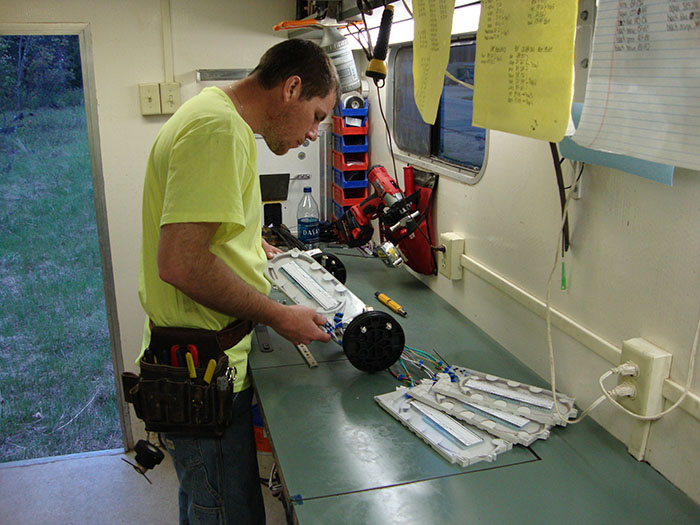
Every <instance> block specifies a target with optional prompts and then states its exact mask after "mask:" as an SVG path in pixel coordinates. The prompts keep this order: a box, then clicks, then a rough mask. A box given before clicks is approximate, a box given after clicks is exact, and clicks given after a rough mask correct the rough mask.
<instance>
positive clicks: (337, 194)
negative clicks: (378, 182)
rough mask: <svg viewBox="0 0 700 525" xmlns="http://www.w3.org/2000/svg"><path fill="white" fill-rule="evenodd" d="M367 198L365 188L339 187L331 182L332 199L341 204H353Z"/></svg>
mask: <svg viewBox="0 0 700 525" xmlns="http://www.w3.org/2000/svg"><path fill="white" fill-rule="evenodd" d="M366 198H367V188H366V187H365V188H339V187H338V186H336V185H335V184H333V200H334V201H335V202H337V203H338V204H340V205H341V206H354V205H355V204H360V203H361V202H362V201H363V200H365V199H366Z"/></svg>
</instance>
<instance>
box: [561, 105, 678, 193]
mask: <svg viewBox="0 0 700 525" xmlns="http://www.w3.org/2000/svg"><path fill="white" fill-rule="evenodd" d="M582 109H583V104H581V103H574V104H573V105H572V106H571V117H572V118H573V120H574V124H575V125H576V126H578V122H579V119H580V118H581V110H582ZM559 153H560V154H561V156H562V157H564V158H566V159H569V160H576V161H581V162H585V163H587V164H595V165H596V166H607V167H609V168H615V169H618V170H622V171H626V172H627V173H632V174H634V175H641V176H642V177H646V178H647V179H651V180H654V181H657V182H662V183H663V184H668V185H669V186H673V169H674V168H673V166H668V165H666V164H658V163H656V162H650V161H648V160H642V159H636V158H634V157H628V156H627V155H618V154H617V153H606V152H604V151H598V150H595V149H589V148H584V147H583V146H579V145H578V144H576V143H575V142H574V141H573V140H571V138H569V137H564V139H563V140H562V141H561V142H560V143H559Z"/></svg>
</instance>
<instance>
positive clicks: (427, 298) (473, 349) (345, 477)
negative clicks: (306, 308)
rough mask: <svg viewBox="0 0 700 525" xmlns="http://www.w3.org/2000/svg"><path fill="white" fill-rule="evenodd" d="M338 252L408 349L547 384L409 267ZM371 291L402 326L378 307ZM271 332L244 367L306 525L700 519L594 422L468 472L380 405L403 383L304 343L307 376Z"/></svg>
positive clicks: (327, 347)
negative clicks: (265, 348)
mask: <svg viewBox="0 0 700 525" xmlns="http://www.w3.org/2000/svg"><path fill="white" fill-rule="evenodd" d="M334 253H335V254H336V255H338V256H339V257H340V259H341V260H342V262H343V263H344V264H345V266H346V269H347V273H348V279H347V282H346V285H347V286H348V288H349V289H350V290H351V291H352V292H353V293H354V294H355V295H357V296H358V297H359V298H361V299H362V300H364V301H366V302H367V304H369V305H371V306H373V307H374V308H375V309H376V310H384V311H386V312H387V313H390V314H392V315H393V316H394V317H395V318H396V319H397V321H398V322H399V323H400V324H401V326H402V328H403V330H404V332H405V334H406V344H407V345H409V346H412V347H414V348H418V349H421V350H425V351H428V352H431V353H434V350H437V352H439V354H440V355H441V356H442V357H443V358H445V359H446V360H447V361H448V362H450V364H454V365H459V366H465V367H468V368H472V369H475V370H480V371H482V372H488V373H491V374H495V375H498V376H502V377H506V378H509V379H515V380H517V381H521V382H523V383H528V384H533V385H537V386H543V387H546V386H547V383H546V382H544V381H543V380H542V378H540V377H539V376H537V375H536V374H534V373H533V372H532V371H531V370H530V369H528V368H527V367H526V366H524V365H523V364H522V363H521V362H520V361H518V360H517V359H515V358H514V357H513V356H512V355H511V354H509V353H508V352H507V351H506V350H505V349H504V348H503V347H501V346H500V345H499V344H498V343H496V342H495V341H494V340H493V339H491V338H490V337H489V336H488V335H486V334H485V333H484V332H483V331H481V330H480V329H479V328H477V327H476V325H474V324H473V323H472V322H470V321H469V320H468V319H466V318H465V317H464V316H463V315H462V314H460V313H459V312H458V311H457V310H455V309H454V308H453V307H452V306H450V305H449V304H448V303H447V302H446V301H444V300H443V299H441V298H440V297H439V296H438V295H436V294H435V293H433V292H432V291H431V290H430V289H429V288H427V287H426V286H425V285H424V284H423V283H421V282H420V281H418V280H416V279H415V278H414V277H413V276H411V275H410V274H409V273H408V272H407V271H404V270H402V269H390V268H388V267H386V266H385V265H383V264H382V263H381V261H379V260H378V259H376V258H364V257H362V256H360V255H358V253H359V252H357V251H350V250H347V251H335V252H334ZM377 290H380V291H382V292H384V293H386V294H387V295H389V296H390V297H391V298H392V299H394V300H395V301H397V302H398V303H400V304H401V305H402V306H403V307H404V308H405V309H406V310H407V311H408V317H407V318H402V317H399V316H397V315H395V314H393V313H392V312H391V311H390V310H389V309H387V308H386V307H384V306H383V305H382V304H380V303H379V302H378V301H377V300H376V299H375V298H374V292H375V291H377ZM275 293H276V292H273V296H274V297H276V298H278V299H280V300H282V299H283V298H282V296H281V295H275ZM267 333H268V336H269V339H270V343H271V346H272V348H273V350H272V351H271V352H266V353H263V352H261V351H260V348H259V347H258V345H257V344H253V350H252V352H251V356H250V367H251V369H252V376H253V381H254V384H255V389H256V392H257V397H258V402H259V404H260V407H261V411H262V413H263V416H264V420H265V425H266V427H267V432H268V435H269V438H270V441H271V443H272V446H273V450H274V454H275V457H276V460H277V464H278V468H279V471H280V474H281V476H282V480H283V484H284V489H285V494H286V496H287V497H288V498H289V500H290V501H292V502H293V503H292V507H293V510H294V513H295V515H296V518H297V519H298V522H299V523H301V524H303V525H307V524H324V525H325V524H328V523H334V524H336V523H344V524H357V525H374V524H381V525H384V524H390V523H397V524H398V523H400V524H411V523H420V524H422V525H423V524H432V523H505V522H507V521H510V522H517V523H555V522H568V523H615V522H617V523H700V507H698V506H697V505H696V504H695V503H694V502H693V501H692V500H691V499H690V498H688V497H687V496H686V495H685V494H683V493H682V492H681V491H679V490H678V489H677V488H675V487H674V486H673V485H672V484H671V483H669V482H668V481H667V480H665V479H664V478H663V477H662V476H661V475H660V474H659V473H658V472H656V471H655V470H654V469H653V468H651V467H650V466H649V465H648V464H646V463H639V462H637V461H636V460H634V459H633V458H632V457H631V456H630V455H629V454H628V453H627V450H626V448H625V446H624V445H623V444H622V443H620V442H619V441H617V440H616V439H615V438H613V437H612V436H611V435H610V434H609V433H608V432H606V431H605V430H604V429H603V428H602V427H600V426H599V425H598V424H597V423H595V422H594V421H593V420H591V419H590V418H588V419H586V420H584V421H583V422H582V423H580V424H577V425H570V426H568V427H566V428H562V427H555V428H553V429H552V432H551V435H550V437H549V439H547V440H538V441H536V442H535V443H533V444H532V445H531V446H530V447H523V446H520V445H516V446H514V447H513V449H512V450H510V451H508V452H505V453H503V454H501V455H499V456H498V457H497V459H496V461H494V462H492V463H488V462H481V463H477V464H475V465H472V466H470V467H467V468H462V467H459V466H456V465H452V464H450V463H449V462H447V461H446V460H445V459H443V457H442V456H440V455H439V454H438V453H437V452H435V451H434V450H433V449H431V448H430V447H429V446H428V445H427V444H426V443H424V442H423V441H422V440H421V439H420V438H418V437H417V436H416V435H415V434H413V433H412V432H411V431H410V430H409V429H408V428H406V427H404V426H403V425H401V423H399V422H398V421H396V420H395V419H394V418H393V417H392V416H391V415H389V413H387V412H385V411H384V410H383V409H382V408H381V407H380V406H379V405H378V404H377V403H376V402H375V401H374V396H375V395H377V394H383V393H386V392H390V391H392V390H394V389H395V388H396V387H397V386H399V383H398V382H397V381H396V380H395V379H394V378H393V377H392V376H391V375H390V374H389V373H388V372H380V373H376V374H366V373H364V372H360V371H359V370H357V369H356V368H354V367H353V366H352V365H351V364H350V363H349V362H348V361H347V359H346V358H345V355H344V353H343V351H342V348H341V347H340V346H338V345H337V344H335V343H332V342H331V343H328V344H321V343H312V344H311V345H309V350H310V351H311V353H312V354H313V356H314V357H315V359H316V360H317V361H318V363H319V366H318V367H316V368H309V367H308V366H307V364H306V362H305V361H304V359H303V358H302V356H301V355H300V353H299V352H298V351H297V350H296V348H295V347H294V346H293V345H292V344H291V343H289V342H288V341H286V340H285V339H283V338H281V337H280V336H278V335H277V334H276V333H275V332H274V331H272V330H269V329H267ZM564 393H566V392H564Z"/></svg>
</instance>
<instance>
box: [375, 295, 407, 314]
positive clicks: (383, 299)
mask: <svg viewBox="0 0 700 525" xmlns="http://www.w3.org/2000/svg"><path fill="white" fill-rule="evenodd" d="M374 296H375V297H376V298H377V299H379V302H380V303H382V304H384V305H386V306H388V307H389V308H391V310H392V311H394V312H396V313H397V314H399V315H401V316H403V317H406V316H407V315H408V314H407V313H406V310H404V309H403V307H402V306H401V305H400V304H399V303H397V302H396V301H394V300H393V299H391V298H390V297H389V296H388V295H386V294H383V293H382V292H374Z"/></svg>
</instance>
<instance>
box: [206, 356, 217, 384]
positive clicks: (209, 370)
mask: <svg viewBox="0 0 700 525" xmlns="http://www.w3.org/2000/svg"><path fill="white" fill-rule="evenodd" d="M215 368H216V361H214V360H213V359H210V360H209V362H208V363H207V369H206V371H205V372H204V382H205V383H206V384H209V383H211V378H212V377H214V369H215Z"/></svg>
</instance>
